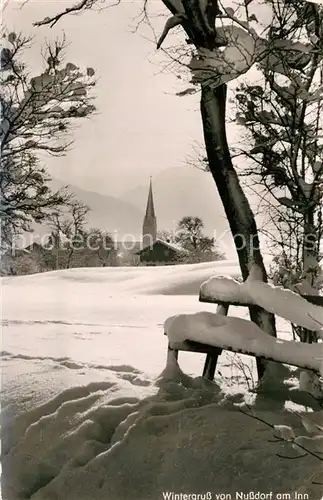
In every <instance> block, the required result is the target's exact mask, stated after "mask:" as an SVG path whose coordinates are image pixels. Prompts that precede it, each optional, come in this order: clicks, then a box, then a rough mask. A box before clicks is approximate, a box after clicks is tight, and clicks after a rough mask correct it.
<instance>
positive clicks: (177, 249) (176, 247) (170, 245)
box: [136, 238, 188, 255]
mask: <svg viewBox="0 0 323 500" xmlns="http://www.w3.org/2000/svg"><path fill="white" fill-rule="evenodd" d="M156 243H160V244H162V245H164V246H165V247H167V248H170V249H171V250H173V251H174V252H176V253H188V251H187V250H186V249H185V248H183V247H181V246H180V245H175V243H169V242H168V241H165V240H161V239H160V238H157V239H156V241H155V242H154V243H153V245H152V247H154V245H156ZM149 246H150V245H147V246H146V247H144V248H142V249H141V250H140V251H139V252H136V254H137V255H140V253H141V252H143V251H144V250H146V248H148V247H149Z"/></svg>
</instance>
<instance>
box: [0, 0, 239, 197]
mask: <svg viewBox="0 0 323 500" xmlns="http://www.w3.org/2000/svg"><path fill="white" fill-rule="evenodd" d="M72 3H73V1H66V0H59V1H57V0H55V1H54V2H51V1H50V0H46V1H45V2H44V1H38V0H29V2H28V3H26V4H25V5H24V6H23V7H22V8H21V3H19V2H17V1H15V0H10V1H9V3H8V4H7V6H6V8H5V10H4V13H3V16H4V24H5V25H6V27H7V28H9V29H15V30H16V31H22V32H23V33H24V34H33V35H34V36H35V39H34V45H33V47H32V49H31V50H30V51H29V53H28V58H27V59H28V61H29V63H30V65H31V67H32V68H33V69H34V70H35V69H36V70H37V69H38V68H40V67H41V66H40V65H41V63H42V60H41V55H40V52H41V47H42V46H44V43H45V42H46V39H47V40H49V39H51V38H55V37H57V36H58V35H61V34H62V32H63V30H64V31H65V34H66V37H67V40H68V42H69V43H70V44H69V46H68V48H67V50H66V58H67V60H69V61H71V62H74V63H76V64H79V65H85V66H91V67H94V69H95V70H96V74H97V77H98V78H99V82H98V85H97V87H96V89H95V93H96V95H97V99H96V106H97V108H98V115H97V116H94V117H91V119H89V120H83V121H82V120H80V122H79V125H78V128H77V130H76V131H75V144H74V146H73V150H72V151H71V152H69V153H68V155H67V156H66V157H65V158H55V159H49V160H48V165H49V167H50V169H51V172H52V174H53V175H54V176H55V177H57V178H59V179H62V180H63V181H64V182H68V183H73V184H77V185H79V186H80V187H83V188H86V189H91V190H96V191H99V192H102V193H108V194H112V195H118V194H121V193H122V192H123V191H125V190H127V189H129V188H132V187H133V186H136V185H137V184H143V183H147V182H148V178H149V175H153V176H154V175H155V174H156V173H158V172H159V171H161V170H162V169H165V168H169V167H176V166H183V161H184V160H185V158H187V156H188V155H190V154H192V146H193V144H194V142H195V141H200V142H202V127H201V120H200V115H199V112H198V110H199V95H198V94H197V95H194V96H187V97H184V98H179V97H177V96H176V95H175V92H176V91H178V90H183V89H184V88H186V87H187V84H185V83H182V82H181V80H178V78H176V75H175V74H174V73H173V72H170V71H168V70H167V71H162V70H163V67H165V62H166V56H165V55H164V54H162V53H161V54H159V53H157V51H156V49H155V45H154V43H153V35H152V33H151V32H150V31H149V30H148V29H147V28H146V29H145V28H140V29H139V31H138V32H136V33H134V32H133V29H132V28H133V27H134V25H135V24H136V21H134V18H135V16H136V15H138V14H139V13H140V8H141V5H142V3H141V1H139V0H135V1H134V2H130V1H129V2H128V1H127V2H124V3H122V4H121V5H120V6H118V7H116V8H109V9H107V10H103V11H101V12H100V13H98V12H90V11H87V12H85V13H83V14H82V15H78V16H67V17H65V18H63V19H62V20H61V21H60V22H59V23H58V24H57V25H56V26H55V27H54V28H52V29H51V28H49V27H46V26H45V27H41V28H34V27H33V26H32V23H33V22H34V21H36V20H40V19H43V18H44V17H46V16H48V15H49V14H52V13H54V12H57V11H58V10H64V8H65V7H66V6H67V5H71V4H72ZM152 5H153V8H154V9H156V12H157V10H159V11H160V12H161V11H162V2H161V0H155V2H152ZM153 24H154V26H155V27H156V28H157V30H158V31H159V32H160V30H161V29H162V26H163V24H164V21H163V20H162V19H161V18H154V19H153ZM26 56H27V54H26ZM228 132H229V139H230V137H231V139H232V138H233V137H234V133H235V131H234V128H232V126H229V130H228Z"/></svg>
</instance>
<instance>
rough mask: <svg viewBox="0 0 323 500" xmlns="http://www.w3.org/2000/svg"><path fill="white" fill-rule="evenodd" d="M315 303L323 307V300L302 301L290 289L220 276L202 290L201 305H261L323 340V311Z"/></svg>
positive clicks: (309, 299)
mask: <svg viewBox="0 0 323 500" xmlns="http://www.w3.org/2000/svg"><path fill="white" fill-rule="evenodd" d="M320 299H321V300H320ZM314 301H317V303H321V304H322V305H323V297H320V296H304V297H302V296H300V295H297V294H296V293H294V292H292V291H291V290H286V288H282V287H278V286H273V285H270V284H268V283H263V282H262V281H259V280H252V279H250V280H249V279H247V280H246V281H245V282H244V283H239V282H238V281H236V280H234V279H232V278H227V277H222V276H219V277H214V278H210V279H209V280H208V281H206V282H205V283H203V284H202V285H201V287H200V302H211V303H217V304H221V303H228V304H230V305H239V306H249V305H257V306H259V307H262V308H263V309H265V310H266V311H268V312H270V313H273V314H277V316H280V317H281V318H284V319H286V320H288V321H290V322H291V323H294V324H296V325H299V326H302V327H304V328H307V329H308V330H313V331H317V332H318V334H319V336H320V337H321V338H323V329H322V327H323V307H320V306H318V305H315V304H313V303H311V302H314Z"/></svg>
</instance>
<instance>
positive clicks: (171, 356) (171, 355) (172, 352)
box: [167, 345, 178, 365]
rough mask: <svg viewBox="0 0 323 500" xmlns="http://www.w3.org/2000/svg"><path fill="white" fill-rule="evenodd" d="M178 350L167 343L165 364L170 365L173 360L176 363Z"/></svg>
mask: <svg viewBox="0 0 323 500" xmlns="http://www.w3.org/2000/svg"><path fill="white" fill-rule="evenodd" d="M177 360H178V351H177V349H171V347H169V345H168V349H167V365H172V364H173V363H174V362H175V363H176V364H177Z"/></svg>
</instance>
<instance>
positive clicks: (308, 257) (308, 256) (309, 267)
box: [300, 208, 319, 343]
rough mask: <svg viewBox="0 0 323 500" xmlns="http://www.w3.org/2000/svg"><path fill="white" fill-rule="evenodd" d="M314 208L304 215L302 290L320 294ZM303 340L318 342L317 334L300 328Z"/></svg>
mask: <svg viewBox="0 0 323 500" xmlns="http://www.w3.org/2000/svg"><path fill="white" fill-rule="evenodd" d="M314 217H315V215H314V210H313V209H312V208H311V209H309V210H308V211H307V213H306V214H305V217H304V239H303V273H304V275H305V277H304V282H303V287H302V289H301V291H302V292H303V293H304V292H305V293H307V294H311V295H318V294H319V291H318V289H317V287H316V286H315V281H316V279H315V278H316V272H317V269H318V266H319V255H318V241H317V233H316V231H315V224H314ZM300 340H301V342H308V343H312V342H317V335H316V333H315V332H312V331H311V330H307V329H306V328H302V329H300Z"/></svg>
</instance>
